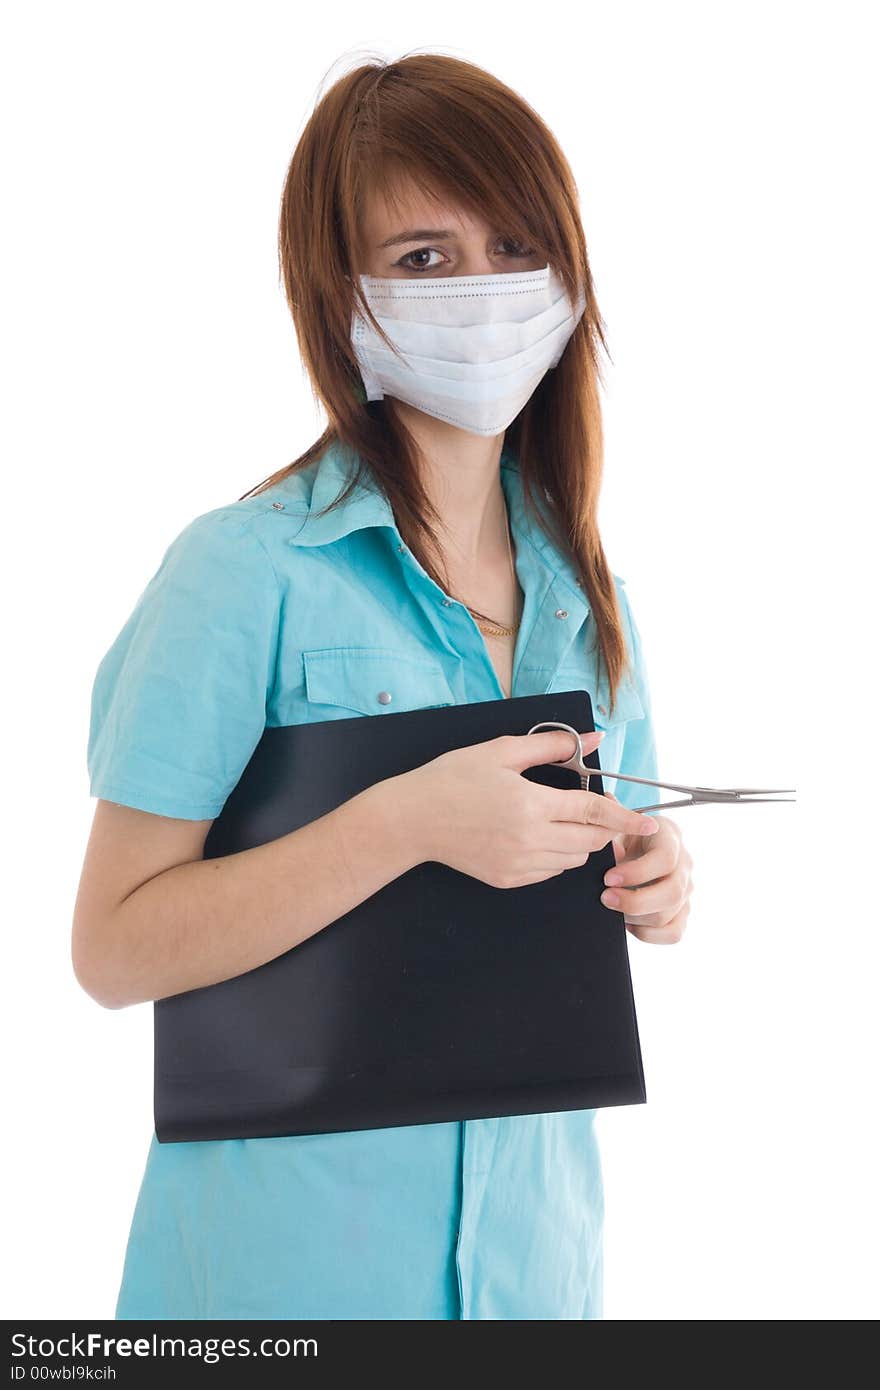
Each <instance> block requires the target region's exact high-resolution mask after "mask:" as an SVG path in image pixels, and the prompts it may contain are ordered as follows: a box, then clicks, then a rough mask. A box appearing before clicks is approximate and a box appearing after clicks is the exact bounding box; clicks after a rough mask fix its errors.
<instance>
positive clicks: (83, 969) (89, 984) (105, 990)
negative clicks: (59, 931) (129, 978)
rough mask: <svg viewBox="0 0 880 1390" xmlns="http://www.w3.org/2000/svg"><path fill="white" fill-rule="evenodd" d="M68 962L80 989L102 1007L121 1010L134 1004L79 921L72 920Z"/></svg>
mask: <svg viewBox="0 0 880 1390" xmlns="http://www.w3.org/2000/svg"><path fill="white" fill-rule="evenodd" d="M70 963H71V967H72V969H73V975H74V979H75V980H76V982H77V984H78V985H79V987H80V989H82V990H84V991H85V993H86V994H87V995H88V996H89V998H90V999H94V1001H95V1003H96V1004H100V1005H101V1007H102V1008H103V1009H124V1008H126V1007H127V1006H128V1005H129V1004H131V1003H134V1000H132V999H130V998H129V997H128V996H127V994H126V992H125V990H124V989H123V988H122V987H121V981H119V980H114V979H113V978H112V976H111V972H110V971H109V970H108V969H107V953H106V952H105V951H102V950H101V949H100V947H99V946H98V945H97V943H96V942H95V940H94V933H89V932H86V931H85V930H84V929H83V927H82V924H81V923H78V922H74V926H73V933H72V936H71V946H70Z"/></svg>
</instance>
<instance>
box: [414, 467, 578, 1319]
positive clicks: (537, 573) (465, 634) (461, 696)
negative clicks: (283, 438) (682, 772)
mask: <svg viewBox="0 0 880 1390" xmlns="http://www.w3.org/2000/svg"><path fill="white" fill-rule="evenodd" d="M508 499H509V500H510V494H508ZM511 525H512V530H513V534H514V538H515V542H516V548H515V563H516V572H517V578H518V580H519V583H520V586H521V588H522V591H523V612H522V618H521V622H520V628H519V631H518V633H517V643H516V647H515V650H514V660H513V681H512V689H511V694H512V695H513V696H518V695H538V694H542V693H543V692H544V691H545V690H546V689H547V687H548V686H549V685H550V683H551V682H552V679H553V676H554V675H555V673H556V671H557V670H558V668H559V666H560V664H561V662H562V661H563V659H564V657H565V655H566V653H567V652H568V651H569V649H570V647H571V645H572V643H573V642H574V640H575V637H576V636H577V635H578V634H579V633H580V630H581V628H582V626H583V623H584V620H585V618H586V617H587V615H588V613H589V611H590V610H589V605H588V604H587V602H586V600H585V598H584V596H583V594H582V593H581V591H580V588H579V587H578V586H577V582H576V580H575V579H574V577H573V575H571V574H570V573H569V572H568V570H567V568H566V567H563V568H562V569H561V570H560V569H558V568H554V567H553V562H551V559H550V556H548V552H547V550H545V548H544V547H543V545H542V544H541V543H538V544H536V543H535V542H534V541H533V539H532V537H531V534H530V533H528V532H527V531H526V529H525V526H524V525H523V523H522V520H521V516H520V514H519V511H518V509H517V508H516V506H515V505H513V506H511ZM395 548H396V550H397V553H398V556H399V558H400V560H401V562H402V564H403V567H404V572H405V575H406V578H407V582H408V584H409V585H410V587H411V589H412V591H413V592H414V594H415V595H416V596H417V597H418V599H419V601H420V603H421V604H422V605H423V611H424V612H425V613H426V615H427V616H428V618H429V621H430V622H431V626H432V628H433V630H434V631H435V632H436V634H437V643H438V655H443V654H445V655H446V656H447V657H450V656H451V657H454V658H456V661H455V666H454V670H453V673H452V676H451V678H450V683H451V684H452V686H453V690H454V694H455V696H456V699H457V700H458V701H460V702H476V701H480V700H498V699H503V698H504V691H503V690H502V688H501V685H500V682H499V680H498V675H497V672H496V671H495V667H494V666H493V664H492V660H491V657H490V656H489V651H488V648H487V646H486V643H485V641H484V640H483V636H482V634H481V633H480V630H479V628H478V627H477V624H476V622H475V621H474V618H473V617H472V615H471V614H470V613H469V612H468V610H467V608H466V607H465V605H464V604H462V603H460V602H459V601H458V600H455V599H452V598H450V597H449V595H448V594H446V593H444V591H443V590H442V589H441V588H440V586H439V585H438V584H436V583H435V581H434V580H433V579H432V578H431V577H430V576H429V575H428V574H427V572H426V571H425V570H424V569H423V567H422V566H421V565H420V564H419V562H418V561H417V560H416V559H415V557H414V556H413V555H412V553H411V552H410V551H409V549H408V548H407V547H406V546H405V545H404V544H403V542H402V540H401V538H400V536H399V534H398V535H396V539H395ZM558 563H559V562H558V559H555V564H556V565H557V566H558ZM460 1123H461V1129H462V1136H461V1137H462V1142H461V1146H460V1152H461V1173H460V1194H461V1207H460V1219H459V1228H458V1235H457V1240H456V1248H455V1264H456V1272H457V1276H458V1292H459V1304H460V1316H461V1317H462V1318H470V1317H471V1315H472V1314H471V1308H472V1303H473V1298H472V1293H473V1288H474V1251H475V1246H476V1242H477V1241H478V1240H480V1239H481V1238H482V1237H481V1226H482V1225H483V1222H482V1216H483V1212H484V1210H490V1209H491V1205H492V1204H491V1191H490V1188H491V1183H492V1180H493V1159H494V1154H495V1150H496V1146H497V1144H498V1138H499V1125H500V1124H501V1123H502V1121H501V1120H499V1119H478V1120H462V1121H461V1122H460ZM536 1218H537V1214H536ZM489 1224H490V1223H489ZM486 1254H487V1252H486V1251H485V1250H484V1251H482V1261H481V1263H482V1264H483V1266H485V1263H486Z"/></svg>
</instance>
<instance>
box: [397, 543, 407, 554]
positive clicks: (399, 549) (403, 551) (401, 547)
mask: <svg viewBox="0 0 880 1390" xmlns="http://www.w3.org/2000/svg"><path fill="white" fill-rule="evenodd" d="M397 553H398V555H405V554H406V546H405V545H399V546H398V547H397Z"/></svg>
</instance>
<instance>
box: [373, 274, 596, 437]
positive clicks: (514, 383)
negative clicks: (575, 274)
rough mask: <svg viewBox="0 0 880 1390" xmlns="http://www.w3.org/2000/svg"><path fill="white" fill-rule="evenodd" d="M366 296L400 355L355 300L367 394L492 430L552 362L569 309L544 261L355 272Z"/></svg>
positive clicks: (579, 308)
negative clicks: (409, 275)
mask: <svg viewBox="0 0 880 1390" xmlns="http://www.w3.org/2000/svg"><path fill="white" fill-rule="evenodd" d="M360 282H361V285H362V286H363V290H364V295H365V297H366V300H367V303H368V304H369V306H370V308H371V309H372V311H373V313H374V314H375V315H376V318H377V319H378V320H379V323H380V324H381V325H382V328H383V329H384V330H385V332H386V333H387V334H388V337H389V338H390V339H391V341H392V342H393V343H394V345H395V347H396V348H397V349H398V352H399V353H400V354H401V356H398V355H397V354H395V353H394V352H392V351H391V350H390V349H389V348H388V347H387V346H386V344H385V343H384V342H383V340H382V339H381V337H380V336H379V334H378V333H377V332H376V330H375V329H374V328H373V326H372V324H370V323H368V322H367V320H366V319H365V318H364V317H363V315H362V314H361V313H360V312H359V311H358V309H357V308H355V312H354V315H353V317H352V330H351V336H352V343H353V344H354V349H355V353H356V355H357V360H358V365H359V367H360V370H361V376H362V377H363V382H364V388H365V390H366V393H367V400H368V401H380V400H382V398H383V397H384V396H386V395H387V396H394V397H396V398H397V399H398V400H401V401H405V402H406V403H407V404H408V405H412V406H415V407H416V409H418V410H423V411H424V412H425V413H426V414H427V415H433V416H434V417H435V418H436V419H438V420H446V421H448V422H449V423H450V424H452V425H457V426H458V428H459V429H463V430H468V431H469V432H470V433H471V434H483V435H493V434H500V433H501V431H502V430H505V429H506V428H507V426H508V425H509V424H510V422H511V420H513V419H515V417H516V416H517V415H518V414H519V412H520V411H521V410H522V408H523V406H524V405H525V403H526V401H527V400H528V399H529V397H530V396H531V394H532V392H533V391H534V390H535V387H536V386H537V385H538V383H539V381H540V380H541V379H542V377H543V376H544V374H545V373H546V372H547V370H548V368H550V367H555V366H556V364H557V362H558V361H559V359H560V357H561V356H562V353H563V350H564V348H565V345H566V343H567V342H568V340H569V338H570V337H571V335H572V333H573V332H574V330H575V328H576V327H577V325H578V322H579V320H580V317H581V315H582V314H583V312H584V309H585V307H586V300H585V298H584V294H583V291H581V292H580V294H579V296H578V300H577V304H576V306H575V310H574V312H572V307H571V304H570V302H569V299H568V295H567V294H566V291H565V286H564V285H563V283H562V281H561V280H560V279H559V277H558V276H557V274H556V272H555V271H553V270H551V268H550V266H549V265H546V266H544V267H543V269H542V270H526V271H513V272H511V273H509V274H508V273H502V274H497V275H447V276H442V277H437V278H432V279H430V280H399V279H395V278H394V277H390V278H389V277H385V276H380V275H361V276H360Z"/></svg>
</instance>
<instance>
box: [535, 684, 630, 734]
mask: <svg viewBox="0 0 880 1390" xmlns="http://www.w3.org/2000/svg"><path fill="white" fill-rule="evenodd" d="M557 690H586V691H587V693H588V695H589V697H590V703H591V705H592V706H593V723H594V724H595V726H596V728H597V729H604V730H605V731H606V733H607V732H609V731H610V730H612V729H617V728H618V726H619V725H623V724H628V723H629V721H630V720H631V719H644V717H645V709H644V706H643V704H642V701H641V697H640V695H639V692H638V690H637V689H636V687H635V686H634V685H632V684H631V683H630V682H629V681H627V680H626V679H624V680H623V681H622V682H621V683H620V685H619V686H618V687H617V700H616V701H615V704H614V713H613V714H611V713H610V709H611V696H610V692H609V690H608V687H607V685H603V686H602V687H600V689H599V690H598V691H595V692H594V691H593V690H592V688H591V687H590V685H589V684H587V683H586V682H585V680H584V673H583V671H582V670H574V669H572V670H569V671H557V672H556V673H555V674H554V676H553V679H552V680H551V681H550V684H549V685H548V686H547V692H548V693H550V692H551V691H557Z"/></svg>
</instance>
